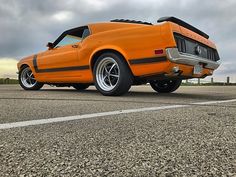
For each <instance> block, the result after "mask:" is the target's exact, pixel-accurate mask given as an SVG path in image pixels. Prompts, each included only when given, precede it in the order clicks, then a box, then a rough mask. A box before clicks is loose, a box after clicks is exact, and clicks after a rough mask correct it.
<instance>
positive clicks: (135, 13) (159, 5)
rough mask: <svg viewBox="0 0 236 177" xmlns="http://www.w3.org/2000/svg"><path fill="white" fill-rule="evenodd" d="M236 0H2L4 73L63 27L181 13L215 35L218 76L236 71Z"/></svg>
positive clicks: (0, 71)
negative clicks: (218, 62)
mask: <svg viewBox="0 0 236 177" xmlns="http://www.w3.org/2000/svg"><path fill="white" fill-rule="evenodd" d="M235 9H236V1H235V0H224V1H222V0H209V1H203V0H202V1H200V0H168V1H166V0H56V1H55V0H43V1H36V0H1V3H0V34H1V37H0V77H5V76H14V72H15V70H16V68H15V64H16V63H17V61H18V60H19V59H21V58H22V57H24V56H27V55H30V54H33V53H37V52H39V51H42V50H46V47H45V45H46V43H47V42H48V41H54V40H55V39H56V38H57V37H58V35H60V34H61V32H63V31H64V30H66V29H68V28H72V27H77V26H80V25H84V24H87V23H91V22H101V21H109V20H110V19H115V18H126V19H134V20H144V21H149V22H152V23H156V20H157V19H158V18H159V17H162V16H176V17H179V18H181V19H183V20H185V21H187V22H189V23H190V24H192V25H194V26H196V27H197V28H199V29H201V30H202V31H204V32H206V33H207V34H209V35H210V38H211V40H213V41H214V42H216V44H217V47H218V50H219V54H220V57H221V59H222V60H221V62H222V64H221V66H220V68H219V69H218V70H217V71H216V72H215V76H216V77H221V78H223V77H226V76H232V77H235V76H236V68H235V67H236V57H235V49H236V32H235V31H236V12H235Z"/></svg>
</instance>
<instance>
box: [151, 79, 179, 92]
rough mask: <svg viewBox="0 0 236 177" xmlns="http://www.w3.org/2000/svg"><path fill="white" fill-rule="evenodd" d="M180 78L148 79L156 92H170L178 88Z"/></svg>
mask: <svg viewBox="0 0 236 177" xmlns="http://www.w3.org/2000/svg"><path fill="white" fill-rule="evenodd" d="M181 83H182V79H173V80H172V79H165V80H153V81H150V85H151V87H152V88H153V90H155V91H156V92H158V93H171V92H174V91H175V90H177V89H178V88H179V86H180V85H181Z"/></svg>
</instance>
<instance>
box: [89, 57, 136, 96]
mask: <svg viewBox="0 0 236 177" xmlns="http://www.w3.org/2000/svg"><path fill="white" fill-rule="evenodd" d="M93 77H94V81H95V86H96V88H97V90H98V91H99V92H100V93H102V94H103V95H105V96H119V95H123V94H125V93H127V92H128V90H129V89H130V87H131V85H132V82H133V76H132V73H131V71H130V69H129V67H128V65H127V63H126V62H125V61H124V58H123V57H122V56H120V55H118V54H115V53H110V52H109V53H104V54H102V55H101V56H100V57H99V58H98V59H97V61H96V62H95V65H94V69H93Z"/></svg>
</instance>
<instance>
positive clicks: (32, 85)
mask: <svg viewBox="0 0 236 177" xmlns="http://www.w3.org/2000/svg"><path fill="white" fill-rule="evenodd" d="M19 83H20V86H21V87H22V88H23V89H25V90H39V89H40V88H41V87H42V86H43V84H42V83H39V82H37V81H36V79H35V77H34V74H33V72H32V70H31V69H30V67H24V68H22V69H21V70H20V72H19Z"/></svg>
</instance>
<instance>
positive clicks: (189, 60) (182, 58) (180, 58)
mask: <svg viewBox="0 0 236 177" xmlns="http://www.w3.org/2000/svg"><path fill="white" fill-rule="evenodd" d="M166 54H167V58H168V59H169V60H170V61H171V62H174V63H179V64H186V65H192V66H194V65H197V64H199V63H204V64H206V65H205V67H206V68H209V69H217V68H218V67H219V65H220V63H219V62H216V61H211V60H208V59H205V58H201V57H197V56H195V55H191V54H186V53H181V52H179V51H178V49H177V48H167V49H166Z"/></svg>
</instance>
